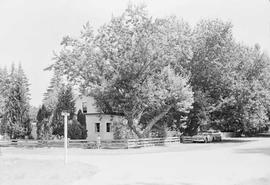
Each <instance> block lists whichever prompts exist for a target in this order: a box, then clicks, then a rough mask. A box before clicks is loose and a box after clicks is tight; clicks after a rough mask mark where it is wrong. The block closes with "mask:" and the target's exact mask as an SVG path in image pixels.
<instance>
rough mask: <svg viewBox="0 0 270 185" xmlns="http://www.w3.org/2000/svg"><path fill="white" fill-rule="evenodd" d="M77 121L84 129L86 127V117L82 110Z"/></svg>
mask: <svg viewBox="0 0 270 185" xmlns="http://www.w3.org/2000/svg"><path fill="white" fill-rule="evenodd" d="M77 120H78V122H79V123H80V124H81V125H82V126H83V127H86V119H85V115H84V114H83V113H82V110H81V109H80V110H79V111H78V113H77Z"/></svg>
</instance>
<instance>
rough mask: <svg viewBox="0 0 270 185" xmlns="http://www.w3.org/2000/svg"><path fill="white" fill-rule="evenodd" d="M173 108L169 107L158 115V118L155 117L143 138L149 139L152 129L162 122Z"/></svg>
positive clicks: (145, 130)
mask: <svg viewBox="0 0 270 185" xmlns="http://www.w3.org/2000/svg"><path fill="white" fill-rule="evenodd" d="M171 108H172V106H168V107H167V108H166V109H165V110H164V111H162V112H161V113H160V114H159V115H157V116H156V117H154V118H153V119H152V120H151V121H150V122H149V123H148V124H147V126H146V128H145V129H144V131H143V133H142V135H143V137H149V134H150V131H151V129H152V127H153V126H154V125H155V124H156V123H157V122H158V121H159V120H160V119H162V118H163V117H164V116H165V115H166V114H167V113H168V112H169V111H170V109H171Z"/></svg>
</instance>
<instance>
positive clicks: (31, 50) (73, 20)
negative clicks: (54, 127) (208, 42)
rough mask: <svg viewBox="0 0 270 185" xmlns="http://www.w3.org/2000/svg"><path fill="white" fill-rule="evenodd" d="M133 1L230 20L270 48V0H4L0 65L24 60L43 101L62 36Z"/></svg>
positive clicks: (238, 34)
mask: <svg viewBox="0 0 270 185" xmlns="http://www.w3.org/2000/svg"><path fill="white" fill-rule="evenodd" d="M129 2H132V3H134V4H141V3H144V4H145V5H146V6H147V9H148V11H149V14H150V15H151V16H153V17H166V16H171V15H175V16H177V17H178V18H182V19H184V20H185V21H187V22H189V23H190V24H191V25H194V24H196V22H198V21H199V20H201V19H203V18H207V19H209V18H210V19H214V18H219V19H222V20H224V21H230V22H232V24H233V25H234V27H233V34H234V36H235V38H236V40H238V41H239V42H241V43H244V44H247V45H250V46H253V45H255V44H256V43H258V44H259V45H260V46H261V48H262V49H263V50H264V51H265V52H267V53H270V1H269V0H131V1H130V0H45V1H44V0H12V1H10V0H0V67H4V66H7V67H9V66H10V65H11V64H12V63H15V64H19V63H21V64H22V66H23V69H24V70H25V73H26V75H27V77H28V79H29V82H30V84H31V86H30V93H31V104H32V105H34V106H40V105H41V103H42V98H43V93H44V92H45V91H46V88H47V87H48V85H49V81H50V78H51V75H52V73H51V72H48V71H44V70H43V69H44V68H46V67H48V66H49V65H50V64H52V63H53V59H52V58H53V51H56V52H57V51H59V49H60V42H61V40H62V38H63V37H64V36H66V35H70V36H72V37H76V36H79V34H80V30H81V28H82V26H83V25H84V24H85V23H86V22H87V21H89V23H90V24H91V25H92V27H93V28H94V29H97V28H98V27H99V26H101V25H103V24H104V23H106V22H108V21H109V20H110V19H111V17H112V15H113V16H117V15H120V14H121V13H122V12H123V11H124V9H125V8H126V7H127V5H128V4H129Z"/></svg>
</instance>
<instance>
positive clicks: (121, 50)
mask: <svg viewBox="0 0 270 185" xmlns="http://www.w3.org/2000/svg"><path fill="white" fill-rule="evenodd" d="M165 26H166V24H162V21H161V20H153V19H152V18H150V17H149V16H148V14H147V12H146V11H145V9H144V8H143V7H134V6H129V7H128V8H127V9H126V11H125V12H124V13H123V14H122V15H121V16H119V17H113V18H112V20H111V21H110V22H109V23H107V24H105V25H104V26H102V27H101V28H100V29H99V31H98V33H97V34H96V35H94V33H93V31H92V29H91V28H90V26H89V24H87V25H86V26H84V30H83V31H82V34H81V38H80V39H72V38H70V37H65V38H64V39H63V42H62V46H63V49H62V50H61V52H60V53H59V55H58V56H56V60H55V64H54V65H53V68H54V69H55V70H57V71H60V72H62V74H65V75H67V76H68V77H69V79H70V80H72V81H74V82H77V83H80V84H81V89H82V92H83V93H85V92H86V93H88V95H91V96H93V97H94V98H95V100H96V102H97V106H98V107H99V108H100V110H101V111H103V112H106V113H114V112H117V113H122V114H124V115H125V117H126V119H127V120H128V125H129V127H130V128H131V129H132V130H133V131H134V132H135V133H136V134H137V135H138V136H139V137H146V136H148V135H149V132H150V130H151V128H152V127H153V125H155V124H156V123H157V122H158V121H159V120H160V119H161V118H163V117H164V116H165V115H166V114H167V113H168V111H169V110H170V109H171V108H172V107H175V108H177V109H178V110H180V111H188V110H189V109H190V108H191V104H192V103H193V93H192V90H191V87H190V86H189V83H188V80H189V76H188V74H186V73H184V72H183V71H181V72H180V71H178V72H177V71H176V70H174V68H172V67H171V65H174V66H175V65H176V64H177V62H176V61H177V60H178V58H177V57H176V56H175V55H174V54H172V52H169V51H170V48H172V47H176V46H174V45H173V46H170V42H169V41H168V40H167V34H166V29H164V27H165ZM146 114H151V115H152V116H151V119H150V121H149V122H148V123H147V124H146V125H144V124H143V123H142V122H141V118H142V117H143V116H144V115H146Z"/></svg>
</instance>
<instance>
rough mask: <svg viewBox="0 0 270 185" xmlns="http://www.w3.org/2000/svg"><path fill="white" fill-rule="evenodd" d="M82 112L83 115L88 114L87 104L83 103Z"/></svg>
mask: <svg viewBox="0 0 270 185" xmlns="http://www.w3.org/2000/svg"><path fill="white" fill-rule="evenodd" d="M82 111H83V113H87V102H82Z"/></svg>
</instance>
